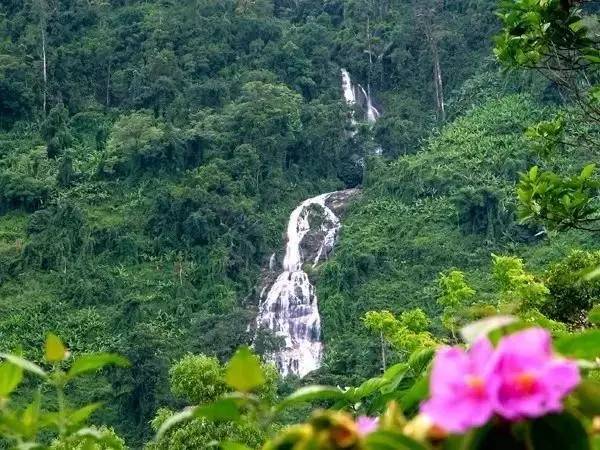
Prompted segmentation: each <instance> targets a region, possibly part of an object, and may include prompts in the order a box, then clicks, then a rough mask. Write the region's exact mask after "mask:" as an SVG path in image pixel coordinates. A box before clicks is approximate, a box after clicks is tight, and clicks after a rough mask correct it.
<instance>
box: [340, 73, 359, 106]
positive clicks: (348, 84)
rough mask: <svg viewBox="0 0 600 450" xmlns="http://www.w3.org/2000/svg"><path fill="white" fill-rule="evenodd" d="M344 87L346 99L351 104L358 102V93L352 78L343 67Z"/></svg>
mask: <svg viewBox="0 0 600 450" xmlns="http://www.w3.org/2000/svg"><path fill="white" fill-rule="evenodd" d="M342 89H343V90H344V99H345V100H346V102H347V103H348V104H349V105H352V106H353V105H355V104H356V95H354V87H353V86H352V79H351V78H350V74H349V73H348V71H347V70H346V69H342Z"/></svg>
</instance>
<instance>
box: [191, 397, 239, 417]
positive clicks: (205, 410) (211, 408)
mask: <svg viewBox="0 0 600 450" xmlns="http://www.w3.org/2000/svg"><path fill="white" fill-rule="evenodd" d="M194 417H205V418H207V419H209V420H214V421H231V422H235V421H237V420H239V419H240V410H239V408H238V406H237V403H236V401H235V400H234V399H232V398H224V399H221V400H217V401H216V402H214V403H209V404H208V405H201V406H198V407H196V409H195V410H194Z"/></svg>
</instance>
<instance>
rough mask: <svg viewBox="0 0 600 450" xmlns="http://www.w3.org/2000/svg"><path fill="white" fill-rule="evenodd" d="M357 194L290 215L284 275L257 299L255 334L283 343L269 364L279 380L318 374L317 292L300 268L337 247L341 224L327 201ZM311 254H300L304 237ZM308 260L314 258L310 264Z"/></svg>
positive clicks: (305, 205) (316, 200) (320, 200)
mask: <svg viewBox="0 0 600 450" xmlns="http://www.w3.org/2000/svg"><path fill="white" fill-rule="evenodd" d="M353 192H355V190H347V191H339V192H330V193H327V194H321V195H318V196H316V197H313V198H309V199H307V200H304V201H303V202H302V203H301V204H300V205H299V206H298V207H297V208H296V209H294V211H292V213H291V215H290V219H289V222H288V227H287V244H286V250H285V257H284V259H283V271H282V272H281V273H280V274H279V276H278V277H277V279H276V280H275V282H274V283H273V285H272V286H271V288H270V289H268V290H263V292H262V293H261V298H260V304H259V312H258V317H257V319H256V326H257V328H269V329H271V330H273V331H274V332H275V334H276V335H278V336H280V337H282V338H283V339H284V340H285V346H284V348H283V349H282V350H281V351H279V352H277V353H276V354H274V355H271V357H272V360H273V361H274V362H275V364H276V365H277V368H278V369H279V372H280V373H281V374H282V375H284V376H285V375H288V374H295V375H298V376H301V377H302V376H304V375H306V374H307V373H309V372H312V371H313V370H315V369H317V368H319V366H320V364H321V356H322V353H323V345H322V343H321V318H320V316H319V307H318V303H317V296H316V294H315V288H314V286H313V285H312V284H311V282H310V280H309V278H308V275H307V273H306V272H304V270H302V266H303V264H304V263H307V262H312V264H313V266H314V265H315V264H317V263H318V262H319V261H320V260H322V259H324V258H325V257H326V256H327V255H328V254H329V253H330V252H331V250H332V248H333V245H334V244H335V239H336V237H337V233H338V231H339V229H340V220H339V218H338V217H337V215H336V214H335V213H334V212H333V210H332V209H331V208H330V207H329V206H327V204H326V202H327V201H328V200H329V199H330V198H334V197H341V198H342V199H345V198H347V197H348V196H349V195H351V194H352V193H353ZM316 211H318V217H320V218H321V221H322V222H321V226H320V227H317V228H315V227H314V226H313V227H312V228H311V224H310V218H311V214H314V213H315V212H316ZM309 233H310V234H311V235H312V236H316V238H315V239H314V240H313V241H311V244H308V245H309V246H310V245H312V247H313V249H312V250H311V249H310V248H308V249H305V248H303V245H302V244H303V240H304V239H305V237H307V235H308V234H309ZM312 254H316V256H315V257H314V258H312Z"/></svg>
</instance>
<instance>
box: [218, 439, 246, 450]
mask: <svg viewBox="0 0 600 450" xmlns="http://www.w3.org/2000/svg"><path fill="white" fill-rule="evenodd" d="M220 446H221V448H222V449H223V450H250V447H248V446H246V445H244V444H240V443H239V442H233V441H224V442H221V444H220Z"/></svg>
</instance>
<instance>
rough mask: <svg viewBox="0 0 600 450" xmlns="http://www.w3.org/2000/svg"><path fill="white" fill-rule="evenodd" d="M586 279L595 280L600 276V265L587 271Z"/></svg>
mask: <svg viewBox="0 0 600 450" xmlns="http://www.w3.org/2000/svg"><path fill="white" fill-rule="evenodd" d="M583 278H584V279H585V280H586V281H590V280H595V279H596V278H600V266H598V267H596V268H595V269H593V270H591V271H590V272H588V273H586V274H585V276H584V277H583Z"/></svg>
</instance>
